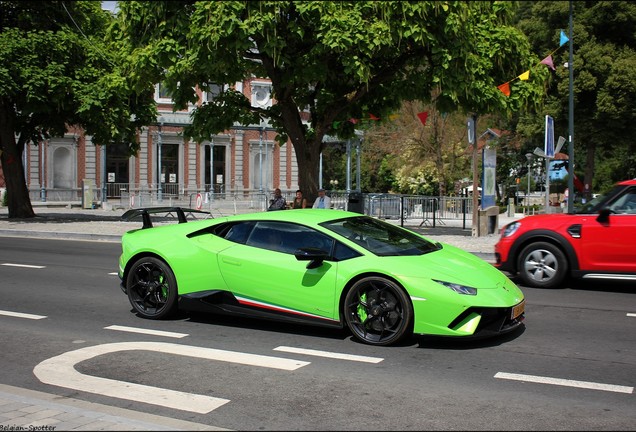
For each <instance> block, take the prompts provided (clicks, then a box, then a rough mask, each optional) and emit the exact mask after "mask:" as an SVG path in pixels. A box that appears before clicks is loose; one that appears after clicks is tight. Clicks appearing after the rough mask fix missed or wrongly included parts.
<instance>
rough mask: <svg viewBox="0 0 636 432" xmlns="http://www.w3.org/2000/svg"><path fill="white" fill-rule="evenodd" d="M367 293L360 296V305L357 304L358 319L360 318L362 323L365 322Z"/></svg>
mask: <svg viewBox="0 0 636 432" xmlns="http://www.w3.org/2000/svg"><path fill="white" fill-rule="evenodd" d="M366 304H367V293H364V294H362V295H361V296H360V303H358V317H360V322H361V323H364V322H365V321H366V320H367V316H368V315H367V308H366Z"/></svg>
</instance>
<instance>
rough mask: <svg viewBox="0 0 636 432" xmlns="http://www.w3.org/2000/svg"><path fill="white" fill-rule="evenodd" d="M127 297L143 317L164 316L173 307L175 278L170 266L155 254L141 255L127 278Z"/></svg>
mask: <svg viewBox="0 0 636 432" xmlns="http://www.w3.org/2000/svg"><path fill="white" fill-rule="evenodd" d="M126 291H127V292H128V300H129V301H130V304H131V305H132V307H133V309H135V312H137V314H139V315H140V316H142V317H143V318H149V319H157V320H158V319H163V318H166V317H168V316H170V315H171V314H172V313H173V312H174V311H175V310H176V304H177V280H176V278H175V277H174V273H173V272H172V270H171V269H170V266H168V264H166V263H165V262H164V261H162V260H160V259H158V258H155V257H144V258H140V259H138V260H137V261H135V263H134V264H133V265H132V267H131V268H130V271H129V272H128V277H127V278H126Z"/></svg>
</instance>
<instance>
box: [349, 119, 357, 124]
mask: <svg viewBox="0 0 636 432" xmlns="http://www.w3.org/2000/svg"><path fill="white" fill-rule="evenodd" d="M349 121H350V122H351V123H353V124H358V119H356V118H350V119H349Z"/></svg>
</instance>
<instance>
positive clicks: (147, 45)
mask: <svg viewBox="0 0 636 432" xmlns="http://www.w3.org/2000/svg"><path fill="white" fill-rule="evenodd" d="M513 11H514V10H513V3H510V2H437V1H420V2H377V1H249V2H247V1H222V2H192V1H154V2H140V1H130V2H122V3H121V4H120V13H119V14H118V16H119V17H120V18H121V25H122V30H123V32H124V34H125V35H127V36H128V37H129V41H130V44H131V45H132V46H133V47H134V52H133V55H132V58H133V60H134V62H135V64H136V68H135V79H134V80H135V81H149V82H162V83H164V84H165V85H166V87H167V88H168V90H169V91H170V92H171V94H172V96H173V100H174V102H175V105H174V108H175V109H184V108H185V107H186V106H187V104H188V103H189V102H190V103H191V102H195V101H196V93H195V90H194V89H195V87H197V86H198V87H199V88H200V89H202V90H204V91H205V90H207V89H208V88H209V86H210V84H217V85H218V84H225V85H233V84H234V83H235V82H241V81H243V80H244V79H246V78H250V77H268V78H270V79H271V81H272V90H273V98H274V99H275V101H276V103H275V104H274V105H273V106H271V107H266V108H261V107H252V106H250V102H249V101H248V100H247V99H246V98H245V97H244V96H243V94H242V93H241V92H240V91H238V90H237V89H232V88H231V89H230V90H229V91H225V92H223V93H222V95H221V96H220V97H218V98H215V99H214V101H212V102H211V103H206V104H203V105H202V106H200V107H197V108H196V109H195V110H194V112H193V115H192V118H193V123H192V125H191V127H188V128H186V130H185V134H186V135H188V136H190V137H191V138H194V139H196V140H203V139H209V138H210V136H211V135H213V134H215V133H218V132H221V131H224V130H228V129H229V128H231V127H233V126H235V124H236V123H238V124H241V125H244V126H247V125H250V124H257V123H259V121H260V119H268V120H269V122H270V125H272V126H273V127H274V128H275V129H276V131H277V132H278V139H279V142H280V143H281V144H282V143H285V142H287V140H288V139H289V140H290V141H291V144H292V145H293V147H294V150H295V153H296V157H297V162H298V168H299V169H298V172H299V184H300V187H301V188H302V189H303V190H305V191H307V193H308V198H310V200H311V199H313V198H314V197H315V196H316V192H317V184H318V182H317V180H318V174H319V173H318V169H319V162H318V161H319V156H320V153H321V151H322V150H323V148H324V146H325V144H324V143H323V137H324V136H325V135H326V134H330V135H336V136H339V137H341V138H348V137H352V136H353V134H354V127H355V126H354V124H353V123H351V122H349V121H348V120H349V119H351V118H355V119H361V118H369V116H370V115H374V116H376V117H379V118H381V119H384V118H387V117H388V115H389V114H390V113H392V112H394V111H396V110H398V109H399V108H400V105H401V102H402V101H404V100H421V101H431V102H432V103H434V104H435V105H436V106H437V107H438V108H439V109H440V111H442V112H452V111H454V110H457V109H458V108H463V109H464V110H465V111H467V112H475V113H488V112H493V111H501V112H508V111H514V110H517V109H520V108H521V107H522V106H525V105H526V104H527V103H533V102H534V103H539V102H540V100H541V95H542V91H543V88H542V81H543V79H544V77H542V75H541V74H540V73H539V74H536V75H535V76H533V77H532V79H531V80H529V81H523V82H518V83H516V84H515V92H514V94H513V95H511V97H505V96H504V95H503V94H502V93H501V92H500V91H499V90H498V89H497V86H498V85H499V84H501V83H502V82H506V81H508V80H509V79H510V76H511V74H513V76H514V74H515V73H517V72H518V71H523V70H525V69H527V68H528V67H529V66H530V65H532V64H533V63H534V62H535V61H536V58H534V57H533V56H532V55H531V51H530V46H529V44H528V41H527V39H526V37H525V36H524V35H523V34H522V33H521V32H520V31H519V30H517V29H516V28H514V27H512V26H510V25H509V24H508V23H509V21H510V19H511V18H512V16H513V15H512V14H513ZM433 91H435V92H433ZM306 118H308V119H309V120H308V123H307V122H304V121H303V120H304V119H306Z"/></svg>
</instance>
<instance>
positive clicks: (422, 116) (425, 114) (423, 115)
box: [417, 111, 428, 126]
mask: <svg viewBox="0 0 636 432" xmlns="http://www.w3.org/2000/svg"><path fill="white" fill-rule="evenodd" d="M417 116H418V117H419V118H420V121H421V122H422V124H423V125H424V126H426V119H427V118H428V111H423V112H421V113H417Z"/></svg>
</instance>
